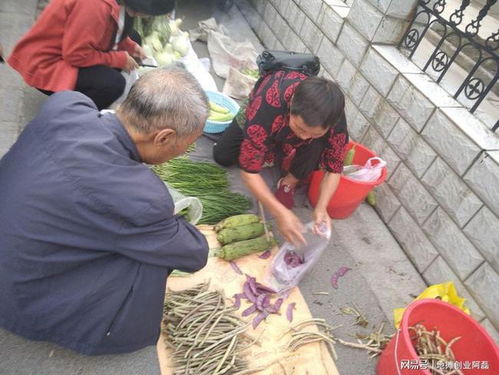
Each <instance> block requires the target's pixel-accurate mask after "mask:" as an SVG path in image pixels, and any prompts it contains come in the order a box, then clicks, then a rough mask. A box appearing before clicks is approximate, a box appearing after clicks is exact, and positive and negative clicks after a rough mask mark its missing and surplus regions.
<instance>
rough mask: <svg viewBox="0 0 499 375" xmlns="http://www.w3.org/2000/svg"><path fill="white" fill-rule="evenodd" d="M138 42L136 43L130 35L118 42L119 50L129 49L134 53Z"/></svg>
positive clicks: (128, 50) (129, 52)
mask: <svg viewBox="0 0 499 375" xmlns="http://www.w3.org/2000/svg"><path fill="white" fill-rule="evenodd" d="M137 46H138V44H137V43H135V42H134V41H133V40H132V39H130V37H126V38H125V39H123V40H122V41H121V42H120V43H119V44H118V50H121V51H127V52H128V54H129V55H133V53H134V52H135V49H136V48H137Z"/></svg>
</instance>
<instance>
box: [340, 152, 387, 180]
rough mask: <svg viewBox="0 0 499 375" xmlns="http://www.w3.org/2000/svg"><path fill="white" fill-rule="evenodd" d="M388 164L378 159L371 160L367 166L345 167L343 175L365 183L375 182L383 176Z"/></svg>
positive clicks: (367, 162)
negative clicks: (382, 173)
mask: <svg viewBox="0 0 499 375" xmlns="http://www.w3.org/2000/svg"><path fill="white" fill-rule="evenodd" d="M385 166H386V162H385V161H384V160H383V159H381V158H378V157H373V158H369V159H368V160H367V161H366V164H364V165H363V166H362V165H346V166H344V167H343V175H345V176H348V177H349V178H352V179H354V180H358V181H364V182H374V181H376V180H377V179H378V178H380V176H381V172H382V171H383V168H384V167H385Z"/></svg>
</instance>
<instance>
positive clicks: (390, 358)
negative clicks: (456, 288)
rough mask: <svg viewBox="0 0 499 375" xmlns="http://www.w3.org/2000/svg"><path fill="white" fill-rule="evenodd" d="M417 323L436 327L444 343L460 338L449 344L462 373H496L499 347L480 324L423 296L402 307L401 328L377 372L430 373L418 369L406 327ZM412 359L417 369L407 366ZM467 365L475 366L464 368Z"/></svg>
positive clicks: (498, 371)
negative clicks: (404, 307)
mask: <svg viewBox="0 0 499 375" xmlns="http://www.w3.org/2000/svg"><path fill="white" fill-rule="evenodd" d="M417 323H421V324H423V325H424V326H425V327H426V328H427V329H428V330H433V329H437V330H438V331H440V336H441V337H442V338H443V339H444V340H445V341H447V342H449V341H450V340H451V339H453V338H455V337H459V336H460V337H461V338H460V339H459V340H458V341H457V342H455V343H454V344H453V345H452V350H453V352H454V355H455V357H456V361H457V363H458V364H460V365H462V366H463V369H462V370H461V371H462V372H463V374H465V375H497V374H499V349H498V347H497V345H496V344H495V343H494V340H493V339H492V338H491V337H490V336H489V334H488V333H487V332H486V331H485V329H483V327H482V326H481V325H480V324H478V323H477V322H476V321H475V320H474V319H473V318H471V317H470V316H469V315H467V314H465V313H464V312H462V311H461V310H459V309H458V308H456V307H455V306H453V305H451V304H449V303H447V302H443V301H440V300H438V299H422V300H418V301H414V302H412V303H411V304H410V305H409V306H408V307H407V309H406V310H405V312H404V316H403V317H402V322H401V323H400V329H399V330H398V331H397V333H396V334H395V336H394V337H393V338H392V339H391V341H390V342H389V343H388V346H387V347H386V349H385V350H383V353H381V357H380V359H379V362H378V367H377V374H378V375H431V373H430V371H429V370H426V369H422V368H420V367H422V366H420V364H421V362H419V356H418V355H417V353H416V350H415V349H414V347H413V345H412V342H411V339H410V335H409V327H411V326H413V325H415V324H417ZM407 361H409V363H408V362H407ZM411 361H412V363H413V364H414V366H415V367H416V368H413V369H410V368H409V369H408V368H407V367H408V366H409V367H410V366H411ZM468 365H469V366H470V367H475V368H471V369H467V368H466V369H464V366H468ZM418 367H419V368H418ZM485 367H488V369H486V368H485Z"/></svg>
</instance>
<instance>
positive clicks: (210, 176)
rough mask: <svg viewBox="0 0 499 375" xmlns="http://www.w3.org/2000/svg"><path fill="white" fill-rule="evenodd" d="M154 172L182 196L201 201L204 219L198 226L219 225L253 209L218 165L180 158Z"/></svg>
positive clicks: (153, 168)
mask: <svg viewBox="0 0 499 375" xmlns="http://www.w3.org/2000/svg"><path fill="white" fill-rule="evenodd" d="M152 170H153V171H154V172H155V173H156V174H157V175H158V177H159V178H161V179H162V180H163V181H165V182H168V185H170V186H171V187H173V188H175V189H176V190H178V191H179V192H180V193H182V194H183V195H185V196H188V197H196V198H199V199H200V200H201V203H202V204H203V216H202V217H201V220H200V221H199V223H198V224H216V223H218V222H219V221H221V220H223V219H225V218H226V217H229V216H233V215H237V214H241V213H244V212H246V211H247V210H248V209H249V208H250V207H251V202H250V200H249V199H248V198H247V197H246V196H244V195H242V194H238V193H234V192H231V191H230V190H229V179H228V176H227V171H225V170H224V169H222V168H220V167H218V166H217V165H215V164H212V163H206V162H196V161H192V160H189V159H187V158H177V159H173V160H170V161H169V162H167V163H163V164H160V165H156V166H154V167H152Z"/></svg>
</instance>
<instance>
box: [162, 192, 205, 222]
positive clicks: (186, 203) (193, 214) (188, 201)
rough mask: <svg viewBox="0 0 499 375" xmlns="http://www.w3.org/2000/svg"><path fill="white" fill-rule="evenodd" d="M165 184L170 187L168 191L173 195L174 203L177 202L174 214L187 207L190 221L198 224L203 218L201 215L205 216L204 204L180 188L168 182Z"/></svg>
mask: <svg viewBox="0 0 499 375" xmlns="http://www.w3.org/2000/svg"><path fill="white" fill-rule="evenodd" d="M165 185H166V188H167V189H168V192H169V193H170V195H171V196H172V199H173V203H174V204H175V208H174V210H173V214H174V215H176V214H178V213H179V212H180V211H182V210H184V209H186V208H187V212H188V220H189V222H190V223H191V224H193V225H196V224H197V223H198V221H199V220H200V219H201V216H203V204H202V203H201V201H200V200H199V198H196V197H186V196H185V195H183V194H182V193H180V192H179V191H178V190H176V189H175V188H173V187H171V186H170V185H168V184H167V183H166V182H165Z"/></svg>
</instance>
